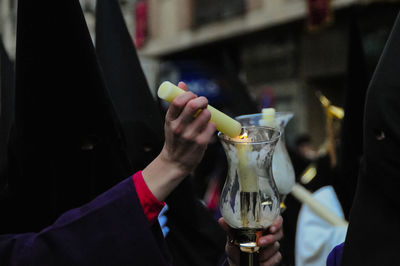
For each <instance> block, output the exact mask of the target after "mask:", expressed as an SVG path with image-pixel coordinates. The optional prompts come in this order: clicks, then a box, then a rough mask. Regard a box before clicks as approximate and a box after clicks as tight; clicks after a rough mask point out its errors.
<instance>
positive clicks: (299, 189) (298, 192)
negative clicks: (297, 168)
mask: <svg viewBox="0 0 400 266" xmlns="http://www.w3.org/2000/svg"><path fill="white" fill-rule="evenodd" d="M292 195H293V196H294V197H295V198H297V199H298V200H299V201H300V202H302V203H303V204H306V205H307V206H308V207H309V208H310V210H312V211H313V212H314V213H315V214H317V215H318V216H319V217H321V218H322V219H324V220H325V221H327V222H328V223H330V224H331V225H334V226H347V225H348V222H347V221H345V220H344V219H342V218H340V217H339V216H337V215H336V214H335V213H333V212H332V211H331V210H329V209H328V208H327V207H325V206H324V205H322V204H321V203H320V202H319V201H317V200H316V199H314V198H313V196H312V194H311V193H310V192H309V191H308V190H307V189H305V188H304V187H303V186H301V185H299V184H295V185H294V186H293V188H292Z"/></svg>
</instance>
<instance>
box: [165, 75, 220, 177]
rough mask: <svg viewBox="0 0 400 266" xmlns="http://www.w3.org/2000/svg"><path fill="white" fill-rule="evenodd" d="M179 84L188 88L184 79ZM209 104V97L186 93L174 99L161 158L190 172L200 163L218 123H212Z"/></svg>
mask: <svg viewBox="0 0 400 266" xmlns="http://www.w3.org/2000/svg"><path fill="white" fill-rule="evenodd" d="M178 87H180V88H181V89H183V90H186V84H185V83H183V82H179V84H178ZM207 105H208V100H207V99H206V98H205V97H197V95H195V94H194V93H192V92H185V93H184V94H182V95H179V96H177V97H176V98H175V99H174V100H173V101H172V102H171V104H170V106H169V109H168V112H167V114H166V116H165V144H164V148H163V150H162V152H161V157H162V158H163V159H164V160H166V161H169V162H171V163H173V164H175V165H176V166H177V167H178V168H179V169H181V170H182V171H184V172H185V173H186V174H189V173H190V172H192V171H193V170H194V168H195V167H196V166H197V165H198V164H199V163H200V161H201V159H202V158H203V155H204V152H205V150H206V148H207V145H208V143H209V142H210V140H211V138H212V136H213V134H214V133H215V130H216V126H215V124H214V123H213V122H209V121H210V118H211V113H210V112H209V111H208V110H207V109H206V108H207ZM199 110H201V112H200V113H199V114H198V112H199ZM196 114H198V115H197V116H196V117H195V115H196Z"/></svg>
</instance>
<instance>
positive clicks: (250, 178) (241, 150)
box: [235, 138, 258, 192]
mask: <svg viewBox="0 0 400 266" xmlns="http://www.w3.org/2000/svg"><path fill="white" fill-rule="evenodd" d="M242 141H243V143H237V144H236V145H235V147H236V150H237V157H238V177H239V184H240V190H241V191H243V192H257V191H258V178H257V175H256V173H255V171H254V168H253V167H252V166H251V165H250V164H249V155H250V153H251V146H250V145H249V144H246V142H245V141H247V139H246V138H243V139H242Z"/></svg>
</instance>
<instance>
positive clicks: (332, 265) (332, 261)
mask: <svg viewBox="0 0 400 266" xmlns="http://www.w3.org/2000/svg"><path fill="white" fill-rule="evenodd" d="M343 245H344V243H341V244H339V245H337V246H336V247H335V248H334V249H333V250H332V251H331V253H329V255H328V259H327V260H326V266H340V261H341V260H342V253H343Z"/></svg>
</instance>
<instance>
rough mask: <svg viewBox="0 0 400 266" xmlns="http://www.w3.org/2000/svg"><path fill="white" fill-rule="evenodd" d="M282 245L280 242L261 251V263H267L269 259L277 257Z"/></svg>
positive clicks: (259, 256)
mask: <svg viewBox="0 0 400 266" xmlns="http://www.w3.org/2000/svg"><path fill="white" fill-rule="evenodd" d="M279 248H280V244H279V242H278V241H276V242H274V243H273V244H271V245H269V246H268V247H265V248H262V249H261V250H260V254H259V255H258V258H259V261H260V262H263V261H267V260H268V259H269V258H271V257H272V256H274V255H275V253H277V252H278V251H279Z"/></svg>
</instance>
